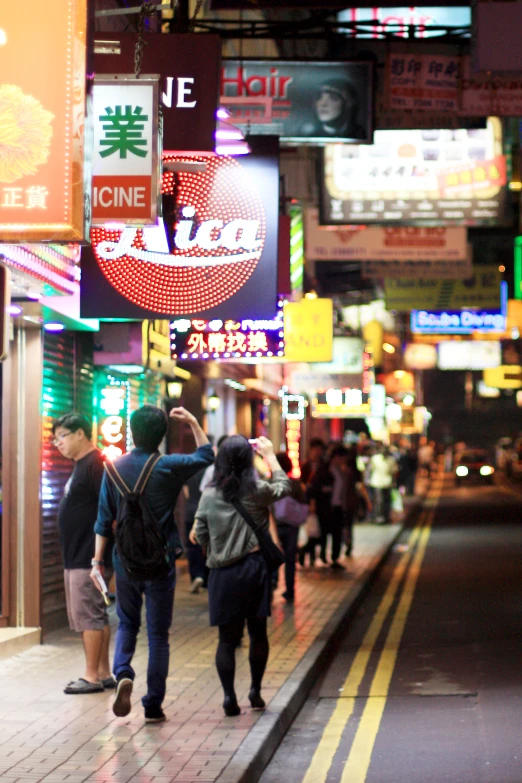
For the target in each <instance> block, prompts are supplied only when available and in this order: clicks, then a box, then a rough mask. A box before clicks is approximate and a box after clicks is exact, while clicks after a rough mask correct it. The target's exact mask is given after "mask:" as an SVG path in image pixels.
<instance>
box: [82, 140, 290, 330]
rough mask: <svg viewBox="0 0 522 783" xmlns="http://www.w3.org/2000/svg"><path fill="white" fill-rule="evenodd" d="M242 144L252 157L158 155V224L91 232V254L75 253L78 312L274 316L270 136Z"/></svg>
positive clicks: (275, 168)
mask: <svg viewBox="0 0 522 783" xmlns="http://www.w3.org/2000/svg"><path fill="white" fill-rule="evenodd" d="M250 145H251V147H252V149H253V154H251V155H247V156H244V157H242V158H240V159H235V158H231V157H228V156H222V155H200V156H198V155H194V156H190V155H184V154H182V153H180V154H179V155H170V156H166V157H165V158H164V166H165V168H166V171H165V174H164V176H163V184H162V189H163V220H162V221H161V222H160V223H159V224H158V225H157V226H152V227H145V228H123V227H115V226H110V227H109V226H105V227H104V228H101V227H100V228H93V229H92V233H91V241H92V251H90V252H89V251H87V252H82V280H81V312H82V317H90V316H91V317H94V318H96V317H98V318H152V317H154V318H158V317H165V318H168V317H170V316H178V315H184V316H193V317H196V316H198V317H201V318H208V319H212V318H222V319H225V318H230V317H231V316H233V317H234V318H236V319H238V320H241V319H243V318H256V319H265V318H266V319H272V318H273V317H274V314H275V313H276V311H277V301H278V300H277V246H278V212H279V158H278V141H277V139H274V138H263V139H254V138H251V139H250ZM187 163H191V164H199V165H198V166H197V167H196V169H194V168H193V167H187V165H186V164H187ZM95 313H96V314H97V315H95ZM89 314H90V316H89Z"/></svg>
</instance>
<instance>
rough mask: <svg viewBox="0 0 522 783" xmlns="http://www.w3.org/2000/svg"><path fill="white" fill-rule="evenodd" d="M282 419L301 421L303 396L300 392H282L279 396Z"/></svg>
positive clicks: (302, 416)
mask: <svg viewBox="0 0 522 783" xmlns="http://www.w3.org/2000/svg"><path fill="white" fill-rule="evenodd" d="M281 406H282V409H283V419H286V420H287V421H292V420H294V421H295V420H298V421H302V420H303V419H304V417H305V407H306V405H305V398H304V397H303V395H302V394H283V395H282V397H281Z"/></svg>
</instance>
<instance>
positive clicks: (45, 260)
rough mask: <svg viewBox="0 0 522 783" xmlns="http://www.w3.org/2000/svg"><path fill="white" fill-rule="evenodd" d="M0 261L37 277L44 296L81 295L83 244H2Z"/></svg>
mask: <svg viewBox="0 0 522 783" xmlns="http://www.w3.org/2000/svg"><path fill="white" fill-rule="evenodd" d="M0 261H3V263H4V264H5V265H6V266H8V267H10V268H11V269H17V270H18V271H20V272H23V273H24V274H25V275H28V276H29V277H31V278H33V280H35V288H36V291H37V292H39V293H42V294H43V295H44V296H54V295H56V294H71V295H72V294H76V295H77V294H78V291H79V281H80V245H77V244H74V243H71V244H65V245H51V244H46V245H39V244H31V245H0Z"/></svg>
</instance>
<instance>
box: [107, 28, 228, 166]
mask: <svg viewBox="0 0 522 783" xmlns="http://www.w3.org/2000/svg"><path fill="white" fill-rule="evenodd" d="M135 48H136V36H135V35H134V34H131V33H118V34H108V33H104V34H103V41H99V42H97V43H96V46H95V57H94V65H95V70H96V76H97V77H100V76H101V75H103V74H128V73H134V53H135ZM220 62H221V39H220V38H219V36H217V35H205V43H204V45H202V41H201V36H200V35H191V34H183V35H162V34H160V33H150V34H149V35H146V36H145V46H144V48H143V59H142V64H141V66H142V67H141V71H142V73H144V74H147V73H153V74H159V75H160V77H161V81H160V92H161V102H162V114H163V149H164V150H165V151H173V150H175V151H178V150H190V151H196V152H199V151H208V152H213V151H214V147H215V132H216V111H217V108H218V89H219V86H218V85H219V66H220Z"/></svg>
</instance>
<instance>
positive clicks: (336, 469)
mask: <svg viewBox="0 0 522 783" xmlns="http://www.w3.org/2000/svg"><path fill="white" fill-rule="evenodd" d="M347 457H348V452H347V450H346V449H345V448H344V446H336V447H335V448H334V449H333V450H332V452H331V455H330V461H329V463H328V470H329V473H330V474H331V476H332V478H333V482H332V491H331V494H330V512H329V514H323V520H324V521H323V522H321V532H322V537H321V559H322V560H323V562H326V546H327V538H328V536H330V537H331V539H332V550H331V556H332V562H331V564H330V568H332V569H333V570H339V571H342V570H344V566H343V565H342V564H341V563H340V562H339V557H340V555H341V544H342V539H343V526H344V524H345V512H346V500H347V496H348V488H347V481H348V476H347V470H346V460H347ZM320 519H321V517H320Z"/></svg>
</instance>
